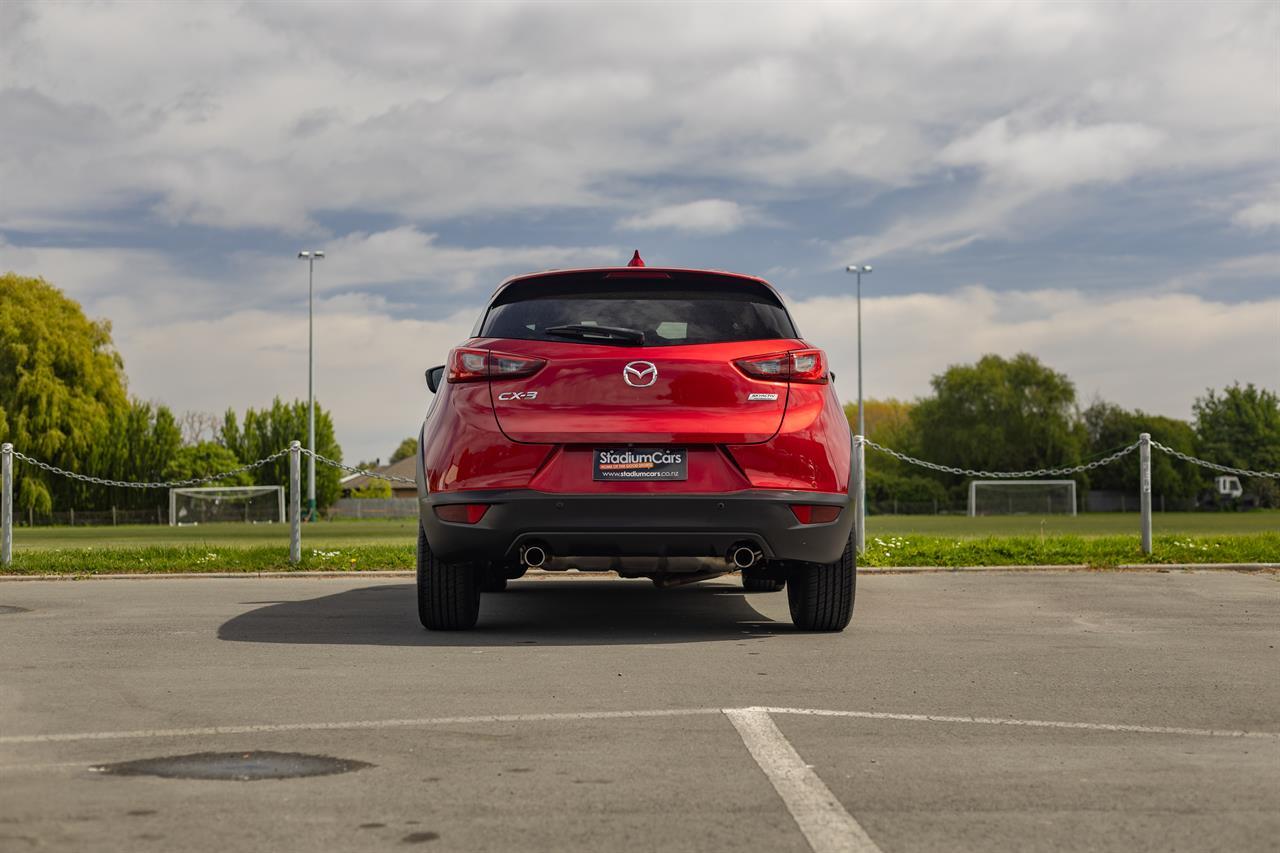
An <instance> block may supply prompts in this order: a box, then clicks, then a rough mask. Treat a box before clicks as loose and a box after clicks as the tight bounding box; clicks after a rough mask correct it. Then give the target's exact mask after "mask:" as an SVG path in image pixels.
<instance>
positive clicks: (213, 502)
mask: <svg viewBox="0 0 1280 853" xmlns="http://www.w3.org/2000/svg"><path fill="white" fill-rule="evenodd" d="M284 520H285V515H284V487H283V486H206V487H203V488H193V489H170V490H169V524H170V525H179V524H213V523H216V522H221V521H239V522H249V523H259V522H262V523H269V522H273V521H279V522H283V521H284Z"/></svg>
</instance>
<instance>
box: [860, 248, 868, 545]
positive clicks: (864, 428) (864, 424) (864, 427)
mask: <svg viewBox="0 0 1280 853" xmlns="http://www.w3.org/2000/svg"><path fill="white" fill-rule="evenodd" d="M866 434H867V422H866V419H865V418H864V417H863V415H862V271H861V270H859V271H858V435H859V436H863V435H866ZM858 550H859V551H861V550H862V547H861V545H859V547H858Z"/></svg>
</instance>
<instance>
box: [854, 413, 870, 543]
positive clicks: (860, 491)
mask: <svg viewBox="0 0 1280 853" xmlns="http://www.w3.org/2000/svg"><path fill="white" fill-rule="evenodd" d="M865 441H866V439H865V438H863V437H862V436H860V435H855V436H854V437H853V453H854V457H853V478H854V484H853V488H854V492H853V544H854V546H855V547H856V548H857V549H858V553H859V554H861V553H864V552H865V551H866V550H867V529H866V517H867V466H866V462H867V448H866V444H864V442H865Z"/></svg>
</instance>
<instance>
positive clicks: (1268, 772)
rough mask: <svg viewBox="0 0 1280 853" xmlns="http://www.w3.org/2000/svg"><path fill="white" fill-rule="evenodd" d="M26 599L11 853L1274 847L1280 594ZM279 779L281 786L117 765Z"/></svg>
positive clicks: (1133, 579) (722, 585) (572, 593)
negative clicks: (262, 760)
mask: <svg viewBox="0 0 1280 853" xmlns="http://www.w3.org/2000/svg"><path fill="white" fill-rule="evenodd" d="M481 625H482V627H481V629H480V630H477V631H475V632H469V633H459V634H428V633H426V632H424V631H422V630H421V628H420V627H419V626H418V624H417V620H416V616H415V614H414V612H413V595H412V587H411V585H410V584H408V583H406V581H405V580H404V579H402V578H392V579H375V578H367V577H365V578H362V577H359V576H353V577H350V578H343V579H339V580H330V579H301V578H289V579H256V578H245V579H165V580H143V581H109V580H100V581H81V582H71V581H57V582H14V583H3V584H0V850H5V851H8V850H95V851H97V850H122V851H123V850H129V851H133V850H152V849H153V850H210V851H212V850H217V851H227V850H249V849H253V850H266V849H271V850H310V851H314V850H375V849H381V848H387V849H424V850H428V849H429V850H548V851H552V850H554V851H563V850H583V851H587V850H590V851H599V850H622V849H629V850H658V849H661V850H699V851H716V850H726V851H728V850H735V851H736V850H768V851H806V850H811V849H812V850H815V851H818V853H826V851H829V850H876V849H879V850H882V851H885V853H891V851H909V850H974V851H1004V850H1008V851H1027V850H1060V849H1073V850H1074V849H1087V850H1116V851H1122V850H1123V851H1132V850H1162V851H1163V850H1197V851H1199V850H1224V851H1225V850H1230V851H1241V850H1275V849H1276V845H1277V841H1276V839H1277V838H1280V649H1278V648H1277V647H1278V646H1280V578H1278V577H1277V576H1276V575H1275V574H1244V573H1231V572H1212V573H1193V572H1172V573H1155V572H1152V573H1134V574H1121V573H1105V574H1104V573H1085V572H1079V573H1034V574H1012V573H981V574H950V573H948V574H927V575H864V576H862V577H860V579H859V590H858V601H857V608H856V611H855V616H854V621H853V624H852V625H851V626H850V628H849V630H847V631H846V632H845V633H843V634H838V635H806V634H800V633H797V632H795V631H793V630H792V628H791V625H790V622H789V619H788V617H787V606H786V596H785V593H775V594H751V595H747V594H744V593H743V592H742V591H741V590H740V588H739V587H738V586H737V585H736V582H733V581H730V580H724V581H717V582H712V583H704V584H700V585H697V586H694V587H689V588H681V589H673V590H657V589H654V588H653V587H652V586H651V585H649V584H648V583H647V582H644V581H623V580H617V579H612V580H558V579H552V580H547V579H530V580H525V581H519V582H515V583H513V584H512V585H511V588H510V589H509V591H508V592H506V593H502V594H498V595H489V596H486V598H485V602H484V604H483V607H482V612H481ZM263 751H275V752H284V753H304V754H307V755H314V756H327V757H332V758H337V759H342V760H345V761H349V762H362V763H363V764H364V765H367V766H359V767H357V768H356V769H350V770H349V772H341V773H338V774H336V775H326V776H314V777H306V778H286V779H269V780H257V781H227V780H191V779H172V778H157V777H154V776H147V775H143V776H129V775H114V774H112V773H107V772H103V771H102V770H101V769H100V768H103V767H104V766H107V765H111V764H113V763H116V762H129V761H136V760H139V759H147V758H156V757H166V756H184V755H191V754H195V753H229V754H231V755H232V756H244V755H251V756H255V757H257V756H258V754H259V753H260V752H263Z"/></svg>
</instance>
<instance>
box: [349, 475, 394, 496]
mask: <svg viewBox="0 0 1280 853" xmlns="http://www.w3.org/2000/svg"><path fill="white" fill-rule="evenodd" d="M351 497H353V498H360V499H362V500H367V499H370V498H389V497H391V484H390V483H388V482H387V481H386V480H379V479H376V478H370V480H369V483H368V484H367V485H366V486H364V487H363V488H360V489H352V490H351Z"/></svg>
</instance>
